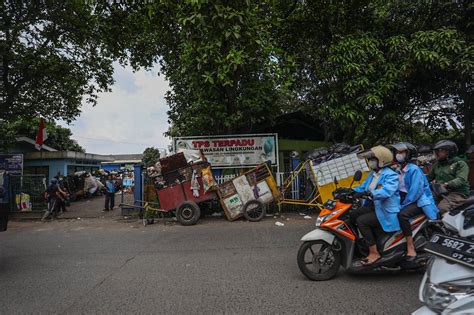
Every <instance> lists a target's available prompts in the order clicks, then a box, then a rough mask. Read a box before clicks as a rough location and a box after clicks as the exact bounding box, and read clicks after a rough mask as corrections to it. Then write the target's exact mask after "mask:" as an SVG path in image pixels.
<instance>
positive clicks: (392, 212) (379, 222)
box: [351, 146, 400, 265]
mask: <svg viewBox="0 0 474 315" xmlns="http://www.w3.org/2000/svg"><path fill="white" fill-rule="evenodd" d="M359 157H361V158H366V159H367V160H368V162H369V167H370V168H371V169H372V171H371V172H370V173H369V175H368V177H367V178H366V179H365V181H364V182H363V183H362V185H360V186H357V187H355V188H354V190H355V191H356V193H355V194H354V197H355V198H360V197H362V196H364V195H368V196H371V197H372V200H373V202H372V203H371V204H370V205H368V206H364V207H361V208H359V209H357V210H356V211H354V212H353V213H352V214H351V218H352V222H356V223H357V225H358V227H359V230H360V232H361V234H362V235H363V237H364V239H365V240H366V241H367V243H368V245H369V255H368V256H367V257H366V258H364V259H363V260H362V264H364V265H370V264H373V263H375V262H376V261H377V260H379V259H380V257H381V256H380V253H379V252H378V250H377V245H376V235H380V234H383V232H393V231H398V230H400V224H399V222H398V218H397V214H398V212H399V211H400V195H399V192H398V186H399V183H398V174H397V173H396V172H395V171H394V170H392V169H391V168H390V165H391V163H392V160H393V154H392V152H391V151H390V150H389V149H388V148H386V147H384V146H376V147H373V148H371V149H370V150H369V151H367V152H365V153H363V154H360V155H359ZM374 210H375V211H374Z"/></svg>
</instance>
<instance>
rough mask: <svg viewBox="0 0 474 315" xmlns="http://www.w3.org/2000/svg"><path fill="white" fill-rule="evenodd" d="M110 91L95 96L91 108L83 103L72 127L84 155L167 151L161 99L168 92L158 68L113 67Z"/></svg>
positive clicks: (164, 117) (166, 118)
mask: <svg viewBox="0 0 474 315" xmlns="http://www.w3.org/2000/svg"><path fill="white" fill-rule="evenodd" d="M114 69H115V73H114V79H115V84H114V85H113V86H112V92H109V93H101V94H99V98H98V102H97V105H96V106H95V107H92V106H90V105H87V104H84V105H83V107H82V114H81V116H80V117H78V118H77V120H76V121H75V122H73V124H72V125H69V126H67V125H66V124H64V123H61V125H63V126H66V127H68V128H70V129H71V131H72V133H73V137H72V138H73V139H75V140H76V141H77V142H78V143H79V144H80V145H81V146H82V147H83V148H85V149H86V152H88V153H98V154H119V153H122V154H124V153H142V152H143V150H144V149H145V148H146V147H151V146H154V147H158V148H167V147H168V145H169V144H170V139H169V138H166V137H165V136H164V135H163V133H164V132H166V131H167V130H168V116H167V114H166V111H167V110H168V106H167V105H166V101H165V99H164V96H165V93H166V91H167V90H168V89H169V86H168V82H167V81H166V80H165V78H164V76H163V74H161V75H160V76H158V75H157V73H158V70H159V67H158V66H155V67H154V68H153V69H152V70H150V71H144V70H142V71H138V72H135V73H134V72H133V71H132V69H131V68H130V67H126V68H123V67H121V66H120V65H118V64H115V65H114Z"/></svg>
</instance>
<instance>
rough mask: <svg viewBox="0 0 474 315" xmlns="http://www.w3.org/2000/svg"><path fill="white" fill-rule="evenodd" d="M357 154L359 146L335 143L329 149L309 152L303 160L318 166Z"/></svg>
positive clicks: (359, 149) (360, 147) (359, 150)
mask: <svg viewBox="0 0 474 315" xmlns="http://www.w3.org/2000/svg"><path fill="white" fill-rule="evenodd" d="M359 152H362V146H361V145H355V146H350V145H348V144H345V143H336V144H334V145H332V146H331V147H329V148H324V147H322V148H317V149H314V150H312V151H309V152H308V153H306V155H305V159H307V160H312V161H313V163H315V164H320V163H323V162H326V161H329V160H333V159H337V158H340V157H342V156H345V155H348V154H351V153H359Z"/></svg>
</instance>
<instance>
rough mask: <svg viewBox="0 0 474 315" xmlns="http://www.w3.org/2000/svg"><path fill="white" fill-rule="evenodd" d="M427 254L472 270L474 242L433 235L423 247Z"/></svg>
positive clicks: (473, 265) (473, 264)
mask: <svg viewBox="0 0 474 315" xmlns="http://www.w3.org/2000/svg"><path fill="white" fill-rule="evenodd" d="M425 250H426V251H427V252H429V253H432V254H435V255H438V256H441V257H444V258H446V259H449V260H451V261H454V262H457V263H460V264H463V265H465V266H468V267H471V268H474V242H471V241H468V240H465V239H461V238H455V237H451V236H446V235H441V234H434V235H433V236H432V237H431V240H430V242H429V243H428V244H426V246H425Z"/></svg>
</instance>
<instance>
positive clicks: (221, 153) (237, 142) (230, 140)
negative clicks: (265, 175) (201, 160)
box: [173, 134, 278, 168]
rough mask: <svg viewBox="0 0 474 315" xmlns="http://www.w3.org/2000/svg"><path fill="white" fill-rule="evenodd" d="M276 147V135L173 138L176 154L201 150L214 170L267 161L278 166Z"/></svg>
mask: <svg viewBox="0 0 474 315" xmlns="http://www.w3.org/2000/svg"><path fill="white" fill-rule="evenodd" d="M277 146H278V135H277V134H252V135H230V136H203V137H181V138H173V147H174V151H175V152H180V150H196V149H197V150H201V151H202V153H203V154H204V156H205V157H206V159H207V161H208V162H209V163H211V166H212V167H213V168H239V167H253V166H256V165H258V164H261V163H263V162H266V161H270V162H271V164H272V165H273V166H277V165H278V155H277V152H278V148H277Z"/></svg>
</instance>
